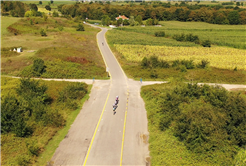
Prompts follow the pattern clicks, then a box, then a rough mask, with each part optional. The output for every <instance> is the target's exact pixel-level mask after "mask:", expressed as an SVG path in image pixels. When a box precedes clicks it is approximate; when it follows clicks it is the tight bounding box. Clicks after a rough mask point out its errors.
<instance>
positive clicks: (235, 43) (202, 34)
mask: <svg viewBox="0 0 246 166" xmlns="http://www.w3.org/2000/svg"><path fill="white" fill-rule="evenodd" d="M159 24H160V25H162V27H154V26H146V27H139V26H138V27H130V26H129V27H123V28H118V29H117V30H113V31H112V32H110V33H112V36H113V34H114V33H116V34H119V35H120V34H121V33H122V32H120V31H126V32H132V33H129V34H128V35H127V36H125V37H124V38H122V39H121V40H123V39H125V40H129V39H131V38H133V39H134V38H140V36H146V35H147V36H146V37H145V38H146V39H147V42H142V43H139V44H144V45H168V46H169V45H170V44H169V43H170V41H169V42H167V44H166V43H165V42H166V41H167V39H169V40H170V38H171V37H172V36H173V35H174V34H182V33H184V34H190V33H192V34H193V35H197V36H198V37H199V39H200V40H201V41H203V40H207V39H209V40H210V41H211V43H212V44H213V45H218V46H228V47H233V48H240V49H246V46H245V41H246V40H245V25H216V24H209V23H204V22H179V21H160V22H159ZM157 31H164V32H165V36H166V37H167V38H161V39H156V41H153V42H151V41H150V40H149V39H148V38H151V37H153V38H154V34H155V32H157ZM121 40H119V41H116V39H115V40H113V43H114V44H122V42H121ZM160 40H162V41H160ZM157 41H160V42H157ZM129 42H131V40H129ZM173 43H174V42H173ZM178 43H179V45H178V44H175V45H173V46H185V45H187V44H184V42H178ZM124 44H130V43H124ZM132 44H137V43H132ZM191 44H192V43H191Z"/></svg>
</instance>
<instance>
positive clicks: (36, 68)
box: [32, 58, 46, 77]
mask: <svg viewBox="0 0 246 166" xmlns="http://www.w3.org/2000/svg"><path fill="white" fill-rule="evenodd" d="M45 68H46V66H45V65H44V60H42V59H39V58H37V59H35V60H34V61H33V66H32V69H33V75H34V76H37V77H39V76H41V75H42V74H43V73H44V72H45Z"/></svg>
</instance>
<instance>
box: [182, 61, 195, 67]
mask: <svg viewBox="0 0 246 166" xmlns="http://www.w3.org/2000/svg"><path fill="white" fill-rule="evenodd" d="M181 65H184V66H185V67H186V69H194V68H195V65H194V63H193V60H182V61H181Z"/></svg>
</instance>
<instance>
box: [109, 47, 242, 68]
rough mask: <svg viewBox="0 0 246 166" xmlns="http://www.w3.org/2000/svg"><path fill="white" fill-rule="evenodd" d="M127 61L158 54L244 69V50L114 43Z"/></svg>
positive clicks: (159, 56)
mask: <svg viewBox="0 0 246 166" xmlns="http://www.w3.org/2000/svg"><path fill="white" fill-rule="evenodd" d="M114 46H115V48H116V50H117V51H118V52H119V53H121V54H122V55H123V56H124V58H125V59H126V60H127V61H130V62H140V61H142V59H143V58H144V57H147V58H149V57H151V56H154V55H155V56H158V58H159V59H162V60H165V61H174V60H193V61H194V63H196V64H198V63H199V62H200V61H201V60H207V61H209V62H210V66H211V67H216V68H221V69H234V68H236V67H237V69H239V70H246V55H245V50H240V49H235V48H228V47H211V48H209V47H168V46H148V45H147V46H143V45H119V44H117V45H114Z"/></svg>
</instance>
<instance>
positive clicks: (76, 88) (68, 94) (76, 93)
mask: <svg viewBox="0 0 246 166" xmlns="http://www.w3.org/2000/svg"><path fill="white" fill-rule="evenodd" d="M86 93H87V85H86V84H84V83H76V84H72V85H68V86H67V87H65V88H64V89H63V90H62V91H60V92H59V97H58V99H57V100H58V101H59V102H66V101H68V100H69V99H81V98H83V97H84V95H85V94H86Z"/></svg>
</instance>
